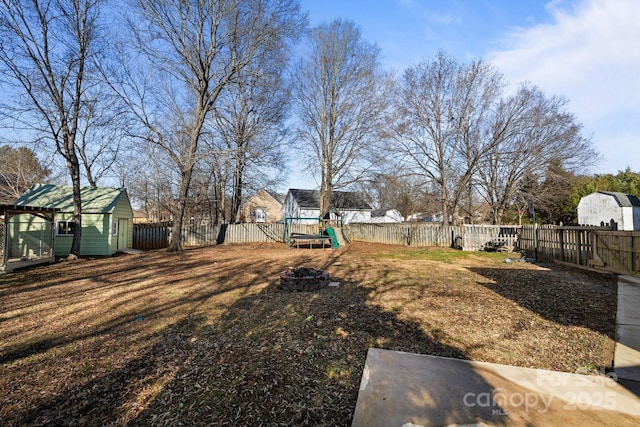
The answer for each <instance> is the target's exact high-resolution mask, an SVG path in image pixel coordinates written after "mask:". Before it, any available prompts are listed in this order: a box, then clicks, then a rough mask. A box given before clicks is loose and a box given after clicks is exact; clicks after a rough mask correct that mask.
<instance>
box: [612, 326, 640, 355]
mask: <svg viewBox="0 0 640 427" xmlns="http://www.w3.org/2000/svg"><path fill="white" fill-rule="evenodd" d="M616 341H617V342H618V343H619V344H622V345H625V346H627V347H630V348H632V349H634V350H637V351H638V355H639V356H640V325H618V326H617V327H616ZM638 364H639V365H640V358H639V359H638Z"/></svg>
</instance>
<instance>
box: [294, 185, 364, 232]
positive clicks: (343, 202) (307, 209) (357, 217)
mask: <svg viewBox="0 0 640 427" xmlns="http://www.w3.org/2000/svg"><path fill="white" fill-rule="evenodd" d="M331 205H332V208H334V209H336V210H337V211H338V212H339V213H340V218H341V220H342V222H343V224H348V223H350V222H371V210H372V209H371V206H370V205H369V203H367V201H366V200H365V198H364V196H363V195H362V194H360V193H357V192H352V191H333V192H332V194H331ZM283 210H284V217H285V218H298V219H293V220H292V221H291V223H294V224H314V223H317V222H318V218H319V217H320V191H318V190H299V189H294V188H292V189H290V190H289V191H288V192H287V196H286V197H285V200H284V207H283ZM332 219H336V217H335V214H333V213H332Z"/></svg>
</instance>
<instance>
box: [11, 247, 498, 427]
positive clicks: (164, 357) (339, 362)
mask: <svg viewBox="0 0 640 427" xmlns="http://www.w3.org/2000/svg"><path fill="white" fill-rule="evenodd" d="M347 253H348V252H347V251H340V252H335V254H333V253H332V255H331V256H328V257H327V259H326V260H325V261H324V262H323V263H322V264H319V261H318V258H317V257H316V256H315V255H314V254H310V253H309V254H305V253H298V254H295V260H293V261H290V260H289V259H284V260H278V261H274V260H269V259H265V260H263V261H261V262H256V263H253V264H251V265H247V264H246V263H233V262H231V261H229V262H228V263H227V261H226V260H224V259H221V258H217V259H216V260H215V261H214V260H212V261H211V263H210V264H207V265H203V263H202V262H191V261H190V260H189V259H185V260H182V261H179V262H178V261H176V262H175V264H174V265H172V266H171V268H172V272H171V273H168V272H167V271H166V270H165V267H162V270H161V272H153V271H149V274H148V275H147V277H151V278H152V279H153V280H151V281H150V283H149V284H148V285H147V286H146V287H144V288H143V289H142V290H138V291H137V293H133V294H130V295H129V294H128V289H129V288H128V286H129V285H134V284H135V282H136V281H137V280H142V278H141V277H140V276H138V274H139V272H141V271H144V263H143V262H142V263H141V265H140V266H135V267H131V266H129V267H127V265H122V266H119V267H118V269H119V270H121V271H131V272H133V273H135V275H132V276H129V277H126V278H124V279H120V278H117V277H116V276H115V275H108V274H107V275H99V276H96V277H94V278H93V279H92V280H90V281H88V282H87V284H86V286H88V287H89V289H91V292H99V291H100V286H104V287H105V289H109V290H110V291H111V290H113V289H114V288H113V287H114V284H115V285H116V289H118V294H117V296H116V297H114V299H113V300H112V301H109V302H108V303H106V304H105V310H109V309H110V307H112V308H113V307H117V310H118V312H119V313H120V314H118V315H112V316H107V318H106V319H104V320H102V321H101V322H100V323H99V324H98V325H96V326H95V327H94V328H92V329H91V330H88V331H85V330H83V322H85V321H86V318H87V315H88V314H87V315H83V316H80V317H79V319H77V320H76V321H74V322H72V323H71V325H70V326H69V327H67V328H65V330H57V331H52V332H49V333H47V334H45V336H42V337H40V338H39V339H36V340H32V341H31V342H25V343H23V344H22V345H18V346H14V347H13V348H10V349H8V350H7V351H3V352H2V354H0V358H1V359H2V360H3V362H4V363H9V364H10V365H11V369H12V372H14V373H16V374H20V373H21V372H23V373H25V375H27V376H28V378H26V381H27V383H30V384H33V383H35V384H37V378H36V377H33V375H34V373H33V372H26V371H22V370H21V369H22V366H24V367H25V368H24V369H27V370H33V369H36V370H37V369H43V370H46V369H47V368H44V367H45V366H47V365H46V364H47V363H54V366H55V367H56V368H55V369H59V372H58V373H56V372H53V373H50V374H51V375H55V376H56V378H57V379H59V382H58V384H57V386H56V388H55V390H48V391H47V392H46V393H41V394H40V395H35V396H33V395H31V396H28V397H26V398H25V401H24V402H22V403H20V402H18V403H16V402H15V401H13V400H12V399H19V398H21V397H15V396H14V397H9V396H7V395H6V394H5V393H11V390H8V389H5V391H3V396H2V399H1V401H2V402H4V403H8V404H9V405H8V406H7V408H12V409H13V410H12V412H5V413H4V414H3V417H4V422H5V423H6V424H7V425H25V424H27V425H40V424H47V425H72V424H73V425H124V424H127V425H177V424H184V425H234V426H239V425H252V426H253V425H330V426H338V425H350V423H351V419H352V416H353V411H354V408H355V405H356V399H357V396H358V386H359V384H360V379H361V375H362V369H363V367H364V363H365V359H366V356H367V350H368V348H370V347H378V348H385V349H391V350H401V351H408V352H416V353H423V354H431V355H438V356H446V357H453V358H458V359H466V355H465V354H464V353H463V352H461V351H459V350H458V349H456V348H454V347H451V346H448V345H445V344H443V343H441V342H438V341H437V340H435V339H433V338H430V337H429V336H427V335H426V334H425V333H424V332H423V330H422V327H421V325H420V324H418V323H417V322H413V321H406V320H402V319H399V318H398V317H397V316H396V315H395V314H393V313H391V312H388V311H383V310H381V309H380V308H379V307H378V306H377V305H375V304H373V303H372V301H371V298H370V292H371V287H370V285H371V284H369V285H368V286H364V285H363V283H361V281H362V277H361V276H360V274H361V273H362V269H361V268H360V266H359V265H358V261H357V260H350V262H349V263H346V264H348V265H349V267H348V268H342V269H340V274H341V277H335V278H334V279H337V280H341V281H342V286H340V287H339V288H325V289H322V290H319V291H316V292H308V293H297V292H285V291H282V290H280V289H279V287H278V281H277V280H276V278H277V273H278V272H279V271H282V270H284V269H285V268H286V267H288V266H291V264H295V265H302V264H306V265H308V266H313V267H314V268H319V269H328V270H330V271H331V270H332V268H333V265H334V264H336V263H337V262H339V261H341V259H342V257H343V256H344V255H345V254H347ZM220 254H224V252H223V251H222V250H221V251H220V252H216V254H215V255H220ZM183 271H188V272H189V279H188V280H189V282H188V283H189V285H182V286H183V289H182V291H181V293H180V294H177V295H176V296H175V297H173V298H170V299H169V300H164V299H162V298H157V299H155V298H154V297H153V296H154V293H156V292H163V291H165V292H166V291H167V290H172V289H176V288H177V287H178V286H179V285H180V284H181V283H182V282H181V280H182V281H184V280H185V279H180V278H179V277H176V276H177V274H178V273H179V272H183ZM89 272H90V269H88V270H87V272H86V273H87V274H89ZM132 277H134V278H132ZM265 278H266V281H267V282H268V284H267V286H264V282H265ZM123 282H124V283H123ZM120 285H122V286H120ZM374 285H375V284H374ZM118 286H120V287H118ZM70 292H74V293H81V292H82V290H81V289H73V290H70ZM223 297H224V298H223ZM39 314H41V315H42V314H45V313H43V312H40V313H39ZM136 314H139V315H141V319H143V320H141V321H139V322H138V321H136V320H134V316H135V315H136ZM154 325H156V326H157V328H156V329H153V326H154ZM158 325H159V326H158ZM129 335H131V336H129ZM80 343H81V344H82V345H79V346H78V347H77V350H76V352H75V353H68V352H67V353H65V354H64V360H57V359H56V358H57V357H58V356H57V355H56V353H64V348H65V347H69V346H73V345H75V344H80ZM74 349H75V347H74ZM67 350H68V349H67ZM84 352H86V353H84ZM28 359H31V360H28ZM81 367H82V369H86V370H89V371H90V370H91V369H92V368H93V369H95V371H94V372H86V373H84V374H81V373H79V372H78V370H80V369H81ZM49 369H50V368H49ZM5 372H8V369H7V370H5ZM465 375H466V376H467V378H468V381H469V383H470V384H473V385H474V388H483V387H487V388H490V386H489V385H488V384H486V383H485V381H484V379H483V378H482V377H481V376H479V375H477V374H476V373H474V372H473V370H472V369H469V372H466V373H465ZM65 378H66V379H65ZM3 384H6V381H5V380H3ZM10 384H11V386H12V387H13V388H14V389H15V391H19V390H20V389H21V387H23V386H24V385H25V384H21V382H20V381H13V382H10ZM27 386H28V384H27ZM403 393H406V399H415V393H419V394H420V395H421V396H422V397H423V401H422V403H419V404H421V405H423V408H424V412H425V416H426V417H429V414H430V411H442V410H443V408H444V409H445V410H446V411H448V412H447V413H448V415H447V417H448V419H450V420H451V421H452V422H458V421H459V419H460V418H459V417H461V416H472V419H473V414H472V413H470V412H469V411H471V409H470V408H468V407H463V405H462V402H460V401H448V400H447V397H446V396H444V395H439V394H437V393H434V392H433V391H432V390H431V389H430V388H429V386H428V385H427V384H425V385H424V387H421V389H420V390H407V391H403ZM21 396H22V395H21ZM492 409H496V410H499V409H500V408H499V407H496V408H492ZM8 410H9V409H8ZM434 413H435V412H434ZM492 422H493V424H496V425H500V424H504V422H502V421H501V420H500V419H498V420H495V419H493V420H492Z"/></svg>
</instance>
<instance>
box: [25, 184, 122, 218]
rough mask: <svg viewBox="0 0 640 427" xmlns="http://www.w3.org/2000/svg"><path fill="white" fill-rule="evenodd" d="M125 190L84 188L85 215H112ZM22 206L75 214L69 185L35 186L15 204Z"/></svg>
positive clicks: (83, 206) (81, 193)
mask: <svg viewBox="0 0 640 427" xmlns="http://www.w3.org/2000/svg"><path fill="white" fill-rule="evenodd" d="M125 193H126V190H125V189H124V188H110V187H83V188H82V189H81V190H80V198H81V200H82V212H83V213H110V212H111V211H113V209H114V208H115V207H116V205H117V204H118V200H119V199H120V197H121V196H122V194H125ZM14 204H15V205H20V206H25V205H29V206H41V207H45V208H54V209H58V210H59V211H60V212H73V188H72V187H71V186H68V185H53V184H34V185H32V186H31V187H30V188H29V189H28V190H27V191H26V192H25V193H24V194H23V195H22V196H20V197H19V198H18V199H17V200H16V201H15V202H14Z"/></svg>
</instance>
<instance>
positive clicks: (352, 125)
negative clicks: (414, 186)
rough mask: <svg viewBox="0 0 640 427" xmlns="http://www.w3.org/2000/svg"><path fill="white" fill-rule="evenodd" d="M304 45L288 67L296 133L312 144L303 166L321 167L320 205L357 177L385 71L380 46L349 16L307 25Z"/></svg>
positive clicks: (373, 136)
mask: <svg viewBox="0 0 640 427" xmlns="http://www.w3.org/2000/svg"><path fill="white" fill-rule="evenodd" d="M308 44H309V46H308V47H309V49H308V52H307V53H306V54H305V57H304V58H303V59H301V60H300V61H299V62H298V64H297V66H296V67H295V69H294V71H293V73H292V74H293V97H294V102H295V103H296V113H297V119H298V127H297V136H298V139H299V141H300V142H301V143H303V144H304V145H305V146H306V147H310V148H311V153H312V155H311V156H309V158H308V166H309V167H310V168H312V169H313V170H318V169H319V170H320V209H321V212H322V215H324V214H325V213H326V212H327V211H328V210H329V208H330V207H331V194H332V192H333V190H334V189H338V188H341V187H344V186H347V185H349V184H352V183H354V182H357V181H358V180H360V179H362V177H363V176H364V172H365V171H366V169H367V166H366V163H365V160H366V158H367V152H368V151H369V150H370V149H372V148H373V144H374V142H375V141H376V140H377V136H378V132H379V125H380V123H381V120H382V118H383V115H384V114H385V112H386V108H387V105H388V99H387V97H388V94H389V89H390V87H389V85H388V81H389V79H388V77H387V76H386V75H385V74H384V73H383V72H382V71H381V66H380V49H379V48H378V47H377V46H376V45H374V44H371V43H369V42H367V41H365V40H364V39H363V38H362V35H361V32H360V30H359V28H358V27H357V26H356V25H355V24H354V23H353V22H350V21H342V20H336V21H333V22H331V23H329V24H322V25H320V26H318V27H316V28H314V29H312V30H311V32H310V33H309V37H308Z"/></svg>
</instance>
